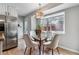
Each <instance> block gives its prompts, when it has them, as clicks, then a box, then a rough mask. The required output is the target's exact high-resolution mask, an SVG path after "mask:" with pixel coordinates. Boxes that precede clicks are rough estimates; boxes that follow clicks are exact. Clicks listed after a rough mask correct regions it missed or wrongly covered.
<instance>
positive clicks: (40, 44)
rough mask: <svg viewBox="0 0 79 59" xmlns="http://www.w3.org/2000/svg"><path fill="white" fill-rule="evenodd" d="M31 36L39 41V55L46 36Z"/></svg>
mask: <svg viewBox="0 0 79 59" xmlns="http://www.w3.org/2000/svg"><path fill="white" fill-rule="evenodd" d="M32 37H33V39H34V41H36V42H39V55H41V54H42V43H43V42H44V41H46V39H47V37H45V38H42V37H34V36H32Z"/></svg>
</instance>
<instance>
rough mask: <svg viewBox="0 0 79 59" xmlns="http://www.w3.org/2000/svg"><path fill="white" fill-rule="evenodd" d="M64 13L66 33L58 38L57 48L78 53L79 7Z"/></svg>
mask: <svg viewBox="0 0 79 59" xmlns="http://www.w3.org/2000/svg"><path fill="white" fill-rule="evenodd" d="M64 11H65V31H66V33H65V34H64V35H61V37H60V38H59V39H60V43H59V46H60V47H62V48H66V49H69V50H72V51H74V52H77V51H78V52H79V6H78V7H72V8H69V9H66V10H64Z"/></svg>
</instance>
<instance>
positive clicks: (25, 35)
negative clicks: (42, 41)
mask: <svg viewBox="0 0 79 59" xmlns="http://www.w3.org/2000/svg"><path fill="white" fill-rule="evenodd" d="M24 41H25V43H26V46H27V47H28V48H30V47H34V45H33V43H32V40H31V38H30V36H29V35H28V34H24Z"/></svg>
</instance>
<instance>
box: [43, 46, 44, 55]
mask: <svg viewBox="0 0 79 59" xmlns="http://www.w3.org/2000/svg"><path fill="white" fill-rule="evenodd" d="M43 54H44V45H43Z"/></svg>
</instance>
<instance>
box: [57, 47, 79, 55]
mask: <svg viewBox="0 0 79 59" xmlns="http://www.w3.org/2000/svg"><path fill="white" fill-rule="evenodd" d="M58 47H60V48H63V49H66V50H69V51H71V52H74V53H78V54H79V51H77V50H73V49H70V48H67V47H64V46H58Z"/></svg>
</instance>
